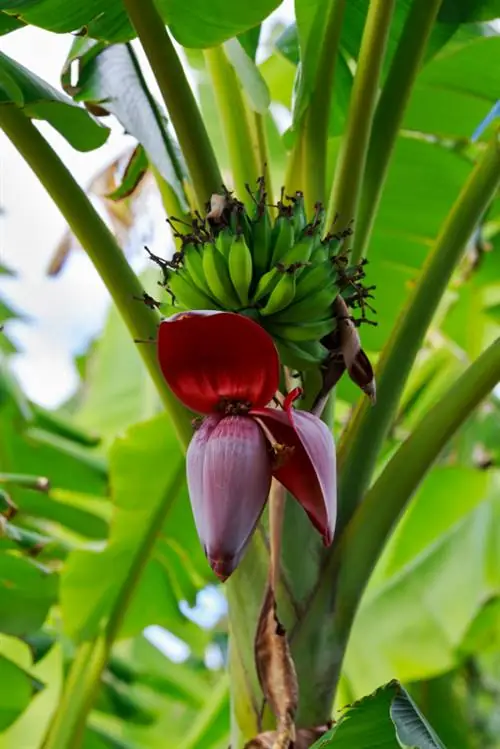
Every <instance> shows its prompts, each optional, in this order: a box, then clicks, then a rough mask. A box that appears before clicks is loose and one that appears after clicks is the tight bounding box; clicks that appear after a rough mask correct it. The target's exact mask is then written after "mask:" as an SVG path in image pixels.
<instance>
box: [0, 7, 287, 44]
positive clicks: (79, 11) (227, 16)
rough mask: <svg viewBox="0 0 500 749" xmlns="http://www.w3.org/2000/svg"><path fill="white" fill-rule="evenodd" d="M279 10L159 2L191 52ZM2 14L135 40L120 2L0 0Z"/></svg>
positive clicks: (57, 27) (57, 28) (47, 25)
mask: <svg viewBox="0 0 500 749" xmlns="http://www.w3.org/2000/svg"><path fill="white" fill-rule="evenodd" d="M278 5H279V0H255V2H252V3H242V4H239V5H234V3H232V2H231V1H230V0H214V1H213V2H211V3H206V2H205V0H192V2H190V3H189V4H186V3H184V2H182V0H159V2H158V10H159V12H160V14H161V15H162V17H163V20H164V21H165V23H166V24H167V25H168V26H169V27H170V29H171V31H172V34H173V35H174V37H175V38H176V39H177V41H178V42H179V43H180V44H182V45H183V46H185V47H201V48H203V47H212V46H215V45H217V44H221V43H222V42H225V41H226V40H227V39H230V38H231V37H233V36H238V35H239V34H243V33H244V32H246V31H248V30H249V29H253V28H254V27H255V26H258V25H259V24H260V23H261V21H263V20H264V19H265V18H266V17H267V16H268V15H269V14H270V13H271V11H273V10H274V9H275V8H276V7H277V6H278ZM0 11H8V12H10V13H15V16H16V18H17V19H19V20H20V21H21V22H24V23H30V24H33V25H34V26H40V27H42V28H44V29H48V30H49V31H56V32H58V33H66V32H69V31H78V30H80V29H82V27H85V31H86V32H87V35H88V36H89V37H91V38H94V39H102V40H104V41H111V42H125V41H128V40H130V39H133V38H134V36H135V33H134V30H133V29H132V26H131V25H130V22H129V20H128V17H127V15H126V13H125V9H124V7H123V4H122V3H121V2H120V0H89V1H88V2H85V3H71V4H68V3H66V2H65V1H64V0H37V2H33V0H15V3H14V5H13V2H12V0H0Z"/></svg>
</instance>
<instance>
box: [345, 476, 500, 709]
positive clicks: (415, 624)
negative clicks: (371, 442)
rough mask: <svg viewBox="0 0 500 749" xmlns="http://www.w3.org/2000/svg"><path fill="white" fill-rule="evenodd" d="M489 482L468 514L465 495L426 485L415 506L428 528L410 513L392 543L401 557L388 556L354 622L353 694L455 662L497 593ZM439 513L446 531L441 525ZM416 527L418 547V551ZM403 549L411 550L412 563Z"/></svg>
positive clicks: (495, 517)
mask: <svg viewBox="0 0 500 749" xmlns="http://www.w3.org/2000/svg"><path fill="white" fill-rule="evenodd" d="M462 480H464V478H463V479H462ZM488 481H489V486H488V487H487V488H486V490H485V491H481V487H480V486H479V485H478V486H476V491H477V492H478V494H477V495H476V498H475V499H476V503H477V500H478V499H479V500H482V501H480V502H479V504H477V506H476V507H475V508H473V509H472V510H471V511H470V512H468V513H467V514H465V515H464V514H461V513H460V505H461V506H462V508H465V507H467V505H469V507H470V506H471V504H472V503H471V502H470V499H469V498H468V497H467V493H466V492H465V491H461V493H460V494H458V489H457V488H456V495H455V494H452V493H449V494H448V493H447V490H446V488H445V487H446V484H445V483H444V482H443V483H442V484H441V486H440V487H439V484H438V485H437V489H436V484H435V483H434V482H432V481H431V482H430V483H429V484H427V486H429V490H430V492H431V493H430V494H428V495H427V496H426V491H425V489H426V484H425V483H424V486H423V487H422V489H421V491H420V492H419V494H418V495H417V497H416V502H417V503H420V502H422V503H423V508H422V513H424V512H425V515H426V522H427V527H425V528H423V525H424V523H423V522H422V514H421V513H420V511H419V509H418V508H417V507H414V508H412V509H413V518H412V517H410V518H409V520H408V524H407V526H406V528H404V527H403V530H402V531H401V533H402V536H401V542H399V540H398V538H397V537H396V539H395V542H394V543H395V546H396V547H399V551H398V552H396V551H393V552H387V553H388V556H389V559H390V558H391V557H392V559H393V560H394V561H393V562H392V564H393V567H392V569H393V570H394V574H392V575H391V576H390V577H388V578H384V579H382V580H380V576H379V575H378V574H377V573H376V576H375V578H374V581H373V583H372V584H370V585H369V587H368V590H367V592H366V594H365V596H364V598H363V601H362V604H361V608H360V610H359V613H358V616H357V618H356V620H355V623H354V627H353V631H352V636H351V640H350V643H349V646H348V651H347V655H346V661H345V674H346V676H347V679H348V681H349V685H350V687H351V688H352V689H353V692H354V694H356V695H358V694H363V693H365V692H367V691H369V690H370V689H372V688H373V687H374V686H375V685H376V684H377V683H380V680H384V679H387V678H392V677H393V676H396V677H397V678H399V679H404V680H416V679H422V678H427V677H430V676H434V675H437V674H439V673H443V672H445V671H447V670H450V669H451V668H453V667H454V666H455V664H456V662H457V660H459V659H460V657H461V655H460V647H461V642H462V640H463V638H464V636H465V634H466V632H467V631H468V628H469V626H470V623H471V621H472V620H473V619H474V617H475V616H476V614H477V612H478V611H479V609H480V608H481V606H482V605H483V602H484V601H485V600H486V599H488V598H489V597H491V596H493V595H498V593H499V591H500V559H499V550H498V543H497V538H496V536H497V528H498V523H499V519H500V502H499V497H498V474H497V473H495V472H489V476H488ZM464 486H465V487H466V486H467V484H464ZM471 488H473V485H472V484H471ZM455 496H457V505H458V506H459V509H458V512H457V509H456V508H455V507H454V506H453V505H454V503H455ZM432 500H434V501H432ZM424 507H426V508H427V509H426V510H424ZM441 513H443V518H444V520H443V522H445V523H447V525H448V529H447V530H446V529H445V528H444V527H443V526H442V525H440V522H441V520H440V516H441ZM429 518H432V521H430V520H429ZM454 518H457V522H453V519H454ZM434 524H436V526H437V533H436V534H434V530H433V525H434ZM411 526H413V529H412V527H411ZM419 529H420V533H422V538H423V543H424V544H426V545H425V546H424V547H423V548H419V547H421V544H420V541H419V540H418V533H419ZM439 530H440V531H441V533H440V534H439ZM412 534H414V536H415V540H413V539H411V535H412ZM438 534H439V535H438ZM407 543H410V544H413V554H412V556H411V557H410V558H409V559H408V556H405V554H406V550H405V548H404V546H405V544H407ZM410 549H411V547H410ZM410 553H411V551H410ZM398 559H399V560H401V563H403V560H404V566H398V562H397V560H398ZM464 560H467V563H466V564H465V563H464ZM374 623H376V626H374Z"/></svg>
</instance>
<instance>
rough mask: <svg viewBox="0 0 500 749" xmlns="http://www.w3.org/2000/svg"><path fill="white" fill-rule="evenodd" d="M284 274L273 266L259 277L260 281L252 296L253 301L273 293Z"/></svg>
mask: <svg viewBox="0 0 500 749" xmlns="http://www.w3.org/2000/svg"><path fill="white" fill-rule="evenodd" d="M282 275H283V274H282V271H280V270H278V268H271V270H268V271H267V273H264V275H263V276H261V277H260V278H259V283H258V284H257V288H256V289H255V293H254V295H253V297H252V302H258V301H260V300H261V299H262V298H263V297H265V296H267V294H271V292H272V291H273V290H274V287H275V286H276V284H277V283H278V281H279V280H280V278H281V276H282Z"/></svg>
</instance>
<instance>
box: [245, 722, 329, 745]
mask: <svg viewBox="0 0 500 749" xmlns="http://www.w3.org/2000/svg"><path fill="white" fill-rule="evenodd" d="M329 728H330V726H319V727H318V728H300V729H299V730H298V731H297V736H296V739H295V743H294V746H293V749H309V747H311V746H312V745H313V744H314V742H315V741H317V740H318V739H320V738H321V737H322V736H323V735H324V734H325V733H326V732H327V731H328V730H329ZM276 740H277V733H276V731H266V732H265V733H260V734H259V735H258V736H256V738H255V739H252V740H251V741H249V742H248V744H246V745H245V749H277V746H279V745H276V743H275V742H276Z"/></svg>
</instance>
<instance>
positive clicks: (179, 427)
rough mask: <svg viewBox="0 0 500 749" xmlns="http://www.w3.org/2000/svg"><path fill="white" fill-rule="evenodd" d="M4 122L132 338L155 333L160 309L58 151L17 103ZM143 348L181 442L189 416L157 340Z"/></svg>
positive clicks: (2, 116) (5, 110)
mask: <svg viewBox="0 0 500 749" xmlns="http://www.w3.org/2000/svg"><path fill="white" fill-rule="evenodd" d="M0 128H2V129H3V130H4V132H5V134H6V135H7V137H8V138H9V139H10V140H11V141H12V143H13V144H14V146H15V147H16V148H17V150H18V151H19V152H20V154H21V155H22V156H23V158H24V159H25V160H26V161H27V163H28V164H29V165H30V167H31V168H32V169H33V171H34V172H35V174H36V176H37V177H38V179H39V180H40V182H41V183H42V185H43V186H44V187H45V189H46V190H47V192H48V193H49V195H50V196H51V198H52V199H53V200H54V202H55V203H56V205H57V207H58V208H59V210H60V211H61V213H62V215H63V216H64V218H65V219H66V221H67V222H68V224H69V226H70V228H71V230H72V231H73V233H74V234H75V236H76V238H77V239H78V241H79V242H80V244H81V245H82V247H83V248H84V249H85V251H86V252H87V254H88V256H89V257H90V259H91V260H92V262H93V264H94V265H95V267H96V269H97V271H98V273H99V275H100V276H101V278H102V280H103V281H104V284H105V285H106V287H107V289H108V291H109V293H110V294H111V296H112V298H113V301H114V303H115V304H116V307H117V308H118V311H119V313H120V315H121V317H122V318H123V321H124V322H125V324H126V326H127V328H128V330H129V331H130V334H131V336H132V338H134V339H137V340H145V341H148V340H149V339H151V340H154V339H155V338H156V329H157V326H158V323H159V321H160V318H159V315H158V314H157V313H156V311H154V310H151V309H149V308H148V307H146V305H145V304H143V303H142V302H141V301H137V299H139V300H140V299H141V298H142V295H143V288H142V286H141V284H140V282H139V280H138V279H137V277H136V275H135V274H134V272H133V271H132V269H131V268H130V266H129V264H128V262H127V260H126V258H125V256H124V254H123V252H122V251H121V249H120V248H119V247H118V245H117V243H116V241H115V238H114V237H113V235H112V233H111V232H110V230H109V229H108V227H107V226H106V224H105V223H104V222H103V221H102V219H101V218H100V217H99V215H98V214H97V213H96V211H95V210H94V208H93V206H92V204H91V202H90V200H89V199H88V198H87V196H86V195H85V193H84V191H83V190H82V189H81V187H80V186H79V185H78V184H77V182H76V181H75V179H74V178H73V176H72V175H71V174H70V172H69V171H68V169H67V168H66V167H65V165H64V164H63V162H62V161H61V159H60V158H59V156H58V155H57V154H56V153H55V151H54V150H53V149H52V148H51V146H50V145H49V144H48V143H47V141H46V140H45V139H44V138H43V137H42V135H40V133H39V132H38V130H37V129H36V127H35V126H34V125H33V123H32V122H31V121H30V120H29V119H28V118H27V117H26V116H25V115H24V114H23V113H22V112H21V111H20V110H19V109H17V108H16V107H15V106H13V105H4V106H2V107H0ZM139 352H140V354H141V356H142V358H143V360H144V363H145V365H146V367H147V369H148V371H149V374H150V375H151V378H152V379H153V382H154V383H155V385H156V388H157V389H158V392H159V394H160V396H161V399H162V401H163V403H164V405H165V408H166V409H167V411H168V413H169V415H170V417H171V419H172V423H173V425H174V427H175V430H176V432H177V435H178V437H179V440H180V441H181V443H182V444H183V445H184V446H186V445H187V444H188V442H189V440H190V438H191V435H192V427H191V422H190V417H189V414H188V412H187V411H186V409H185V408H184V407H183V406H182V405H181V404H180V403H179V401H178V400H177V398H176V397H175V396H174V394H173V393H172V391H171V390H170V389H169V388H168V386H167V384H166V382H165V380H164V378H163V375H162V373H161V371H160V368H159V366H158V361H157V356H156V346H154V345H153V344H149V343H140V344H139Z"/></svg>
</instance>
